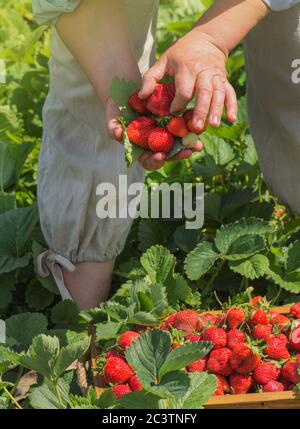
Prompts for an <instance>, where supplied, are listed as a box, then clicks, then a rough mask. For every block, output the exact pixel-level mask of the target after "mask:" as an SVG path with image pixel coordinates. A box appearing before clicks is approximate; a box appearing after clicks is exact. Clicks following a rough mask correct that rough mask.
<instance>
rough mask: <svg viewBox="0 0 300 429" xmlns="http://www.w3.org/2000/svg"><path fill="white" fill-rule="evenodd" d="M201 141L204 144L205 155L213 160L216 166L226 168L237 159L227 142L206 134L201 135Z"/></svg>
mask: <svg viewBox="0 0 300 429" xmlns="http://www.w3.org/2000/svg"><path fill="white" fill-rule="evenodd" d="M201 141H203V143H204V151H205V153H206V154H207V155H210V156H211V157H212V158H213V160H214V162H215V163H216V165H220V166H224V165H226V164H228V163H229V162H231V161H232V160H233V159H234V158H235V155H234V151H233V149H232V148H231V146H230V144H229V143H227V142H226V141H225V140H223V139H221V138H219V137H217V136H215V135H209V134H208V133H204V134H202V135H201Z"/></svg>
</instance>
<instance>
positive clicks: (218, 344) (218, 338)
mask: <svg viewBox="0 0 300 429" xmlns="http://www.w3.org/2000/svg"><path fill="white" fill-rule="evenodd" d="M202 338H203V341H210V342H211V343H213V344H214V347H213V348H214V349H221V348H224V347H226V344H227V334H226V331H225V330H224V329H222V328H208V329H206V330H205V331H204V333H203V336H202Z"/></svg>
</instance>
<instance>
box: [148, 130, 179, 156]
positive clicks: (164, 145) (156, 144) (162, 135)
mask: <svg viewBox="0 0 300 429" xmlns="http://www.w3.org/2000/svg"><path fill="white" fill-rule="evenodd" d="M148 146H149V148H150V149H151V150H152V152H164V153H169V152H171V150H172V149H173V146H174V137H173V136H172V134H171V133H169V131H167V130H165V129H164V128H154V129H153V130H151V131H150V133H149V134H148Z"/></svg>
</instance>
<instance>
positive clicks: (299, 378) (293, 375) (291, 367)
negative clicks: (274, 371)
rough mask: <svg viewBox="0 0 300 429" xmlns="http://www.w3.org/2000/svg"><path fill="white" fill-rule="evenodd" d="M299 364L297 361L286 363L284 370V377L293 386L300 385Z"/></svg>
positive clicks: (292, 360)
mask: <svg viewBox="0 0 300 429" xmlns="http://www.w3.org/2000/svg"><path fill="white" fill-rule="evenodd" d="M299 368H300V366H299V364H298V362H297V361H296V360H295V359H291V360H290V361H288V362H286V363H285V365H284V366H283V368H282V377H283V378H284V379H285V380H288V381H289V382H290V383H292V384H297V383H300V371H299Z"/></svg>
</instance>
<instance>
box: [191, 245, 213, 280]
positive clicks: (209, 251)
mask: <svg viewBox="0 0 300 429" xmlns="http://www.w3.org/2000/svg"><path fill="white" fill-rule="evenodd" d="M218 257H219V255H218V253H216V252H215V251H214V249H213V245H212V244H211V243H208V242H202V243H199V244H198V245H197V247H196V248H195V249H194V250H192V251H191V252H190V253H189V254H188V255H187V257H186V260H185V264H184V269H185V272H186V275H187V276H188V278H189V279H190V280H198V279H199V278H200V277H202V276H203V275H204V274H205V273H207V271H208V270H209V269H210V268H211V267H212V266H213V264H214V263H215V262H216V260H217V259H218Z"/></svg>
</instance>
